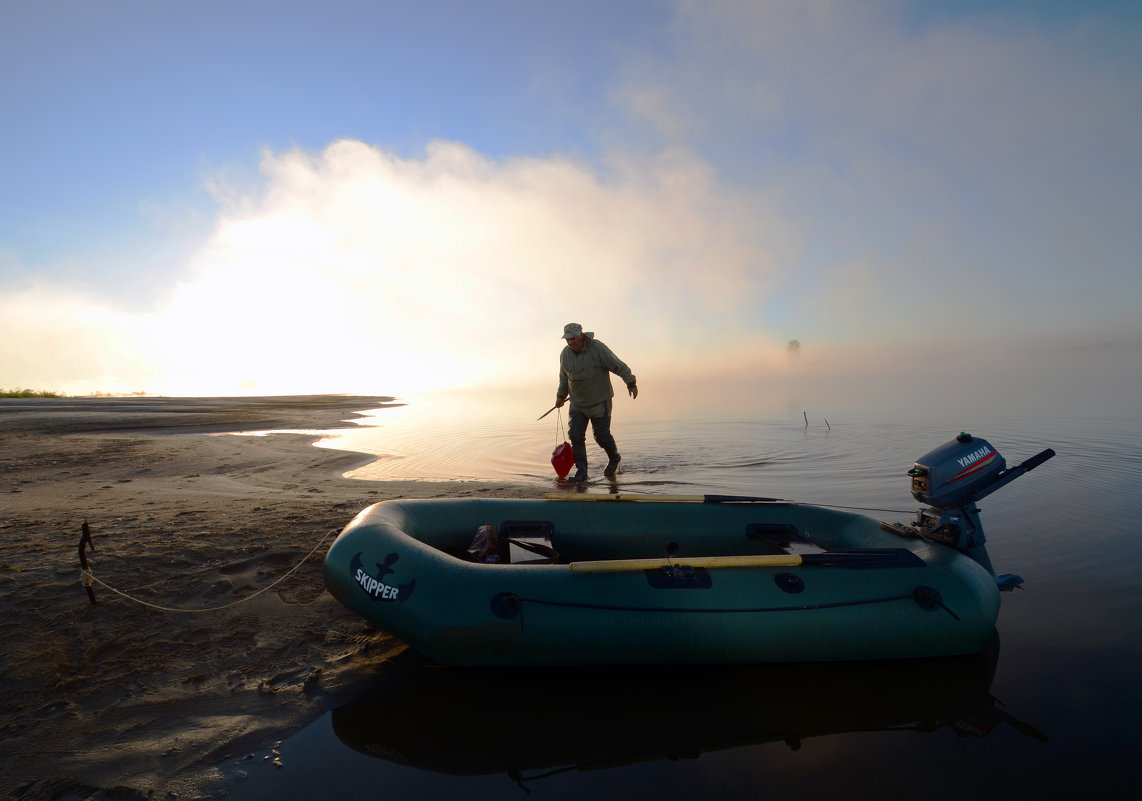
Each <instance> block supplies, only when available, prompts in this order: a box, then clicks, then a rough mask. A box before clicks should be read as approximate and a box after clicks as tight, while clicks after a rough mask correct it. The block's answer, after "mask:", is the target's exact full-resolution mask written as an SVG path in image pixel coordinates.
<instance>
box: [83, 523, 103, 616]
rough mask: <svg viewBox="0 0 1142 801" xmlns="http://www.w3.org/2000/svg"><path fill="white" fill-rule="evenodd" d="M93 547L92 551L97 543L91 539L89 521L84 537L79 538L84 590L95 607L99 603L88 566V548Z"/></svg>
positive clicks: (84, 529)
mask: <svg viewBox="0 0 1142 801" xmlns="http://www.w3.org/2000/svg"><path fill="white" fill-rule="evenodd" d="M88 545H90V546H91V550H93V551H94V550H95V543H94V542H93V541H92V539H91V526H89V525H87V521H86V520H84V521H83V536H82V537H80V538H79V566H80V568H82V570H83V573H82V575H83V588H84V589H85V590H87V597H88V598H90V599H91V604H92V606H94V605H95V604H97V603H99V602H98V601H96V600H95V588H94V587H93V586H92V585H93V582H92V575H91V568H89V567H88V566H87V546H88Z"/></svg>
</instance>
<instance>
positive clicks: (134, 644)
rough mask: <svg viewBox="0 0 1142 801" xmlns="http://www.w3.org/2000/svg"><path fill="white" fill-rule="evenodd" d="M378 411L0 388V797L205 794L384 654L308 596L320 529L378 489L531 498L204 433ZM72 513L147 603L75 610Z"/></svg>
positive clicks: (381, 644) (299, 402)
mask: <svg viewBox="0 0 1142 801" xmlns="http://www.w3.org/2000/svg"><path fill="white" fill-rule="evenodd" d="M392 402H393V399H392V398H384V397H348V396H296V397H281V398H229V399H227V398H222V399H219V398H197V399H187V398H158V399H156V398H121V399H100V398H93V399H86V398H70V399H29V400H15V399H0V605H2V609H0V642H3V649H2V655H0V754H2V755H3V756H2V757H0V788H3V789H4V790H5V791H7V792H8V793H10V794H12V796H13V797H15V798H72V797H76V798H100V797H104V798H111V797H114V798H133V797H139V798H146V797H158V798H161V797H163V796H164V795H166V794H168V793H173V794H174V795H175V796H177V797H179V798H184V799H185V798H196V797H203V796H207V795H213V794H217V793H224V791H225V787H224V785H223V784H222V783H221V781H222V780H221V778H220V775H219V774H218V771H217V769H216V766H217V765H219V764H221V763H226V762H228V761H230V760H233V761H240V760H242V759H244V758H247V757H248V755H250V754H253V753H255V752H258V758H261V756H262V754H263V753H264V752H265V749H267V748H268V747H270V746H272V744H273V743H274V742H275V741H277V740H280V739H282V738H284V737H285V736H287V735H289V734H290V733H292V732H294V731H296V730H298V729H299V728H301V727H302V726H304V725H305V724H307V723H309V722H310V721H312V720H314V719H315V718H317V717H319V716H320V715H321V714H323V713H324V712H326V711H327V710H329V709H331V708H333V707H334V706H336V705H337V704H339V703H343V702H344V701H346V700H349V699H350V698H352V697H354V695H355V694H356V690H357V689H358V688H359V687H360V686H361V685H362V683H363V682H365V681H367V679H368V677H369V675H370V673H371V672H372V671H374V670H375V669H376V666H377V665H378V663H379V662H380V661H382V660H384V659H386V657H390V656H392V655H394V654H396V653H399V652H400V650H402V649H403V646H402V645H401V644H400V643H399V642H397V641H396V640H395V639H393V638H392V637H390V636H388V635H386V634H384V633H383V632H379V631H377V630H375V629H372V628H370V627H369V626H367V625H366V624H365V623H364V622H363V621H362V620H360V619H359V618H357V617H356V616H355V615H353V614H352V613H350V612H348V611H347V610H345V609H344V608H343V607H342V606H341V605H340V604H338V603H337V602H336V601H334V600H333V599H332V598H331V597H330V596H329V594H328V593H326V592H325V590H324V585H323V582H322V577H321V560H322V558H323V556H324V553H325V550H326V549H327V548H328V545H329V544H330V543H331V542H332V537H333V536H336V532H337V531H339V530H340V529H341V527H343V526H344V525H345V524H346V523H347V522H348V521H349V520H350V519H351V518H352V517H353V516H354V515H355V514H356V513H357V512H358V511H359V510H360V509H362V508H364V507H365V506H367V505H368V504H370V503H374V502H376V501H380V500H385V499H388V498H408V497H458V496H472V495H480V496H489V497H541V490H538V489H535V488H529V487H525V486H515V485H506V484H505V485H498V484H488V483H478V482H465V483H459V484H446V483H435V482H419V481H402V482H383V483H382V482H367V481H357V480H350V479H345V478H342V477H341V474H342V473H343V472H345V471H347V470H350V469H353V468H355V467H358V466H360V465H362V464H364V463H366V462H367V461H369V460H370V459H371V457H367V456H363V455H360V454H350V453H344V452H340V451H333V450H328V449H323V448H315V447H313V445H312V443H313V442H314V441H315V440H316V439H317V437H318V435H317V434H273V435H270V436H260V437H255V436H228V435H225V434H224V433H223V432H239V431H259V430H269V429H303V430H307V431H319V430H323V429H333V428H346V427H349V426H351V425H352V424H351V423H345V422H344V421H346V420H349V419H351V418H352V417H354V416H355V415H354V414H353V412H354V411H361V410H365V409H375V408H378V407H382V406H385V405H387V404H390V403H392ZM85 520H86V521H87V522H88V523H89V525H90V527H91V530H92V535H93V543H94V550H93V551H92V550H90V549H89V550H88V556H89V559H90V560H91V567H92V571H93V574H94V576H95V577H96V579H98V580H99V581H102V582H105V583H106V584H107V585H110V586H112V587H114V588H116V589H119V590H123V591H126V592H128V593H129V594H130V595H132V596H134V597H136V598H138V599H140V600H142V601H146V602H147V603H149V604H152V605H153V606H144V605H143V604H140V603H137V602H135V601H132V600H128V599H126V598H123V597H121V596H119V595H116V594H115V593H113V592H111V591H110V590H108V589H107V588H106V587H105V586H101V585H100V584H98V583H96V584H95V586H94V587H93V591H94V593H95V596H96V599H97V600H98V603H97V604H96V605H92V604H91V603H90V602H89V600H88V597H87V594H86V591H85V589H84V587H83V586H82V583H81V576H80V569H79V555H78V544H79V540H80V532H81V526H82V523H83V522H84V521H85ZM315 548H316V552H314V549H315ZM311 552H313V553H312V556H310V557H309V558H308V559H306V557H307V555H309V554H311ZM303 560H304V562H303ZM299 563H300V564H301V566H300V568H299V569H297V570H296V572H293V573H292V574H290V575H289V576H288V578H286V579H285V580H284V581H282V582H281V583H280V584H277V585H276V586H274V587H273V589H272V590H269V591H267V592H263V593H262V594H260V595H257V596H256V597H253V598H252V599H251V596H253V595H254V593H256V592H257V591H258V590H261V589H263V588H265V587H266V586H268V585H270V584H271V583H273V582H274V581H276V580H278V579H280V578H281V577H283V576H285V575H286V574H287V573H288V572H289V571H290V570H291V568H294V567H295V566H297V565H298V564H299ZM245 599H249V600H245ZM230 604H234V605H230ZM155 606H159V607H167V608H169V609H177V610H179V611H162V610H160V609H156V608H154V607H155ZM218 607H226V608H221V609H219V608H218ZM204 609H211V610H213V611H197V610H204Z"/></svg>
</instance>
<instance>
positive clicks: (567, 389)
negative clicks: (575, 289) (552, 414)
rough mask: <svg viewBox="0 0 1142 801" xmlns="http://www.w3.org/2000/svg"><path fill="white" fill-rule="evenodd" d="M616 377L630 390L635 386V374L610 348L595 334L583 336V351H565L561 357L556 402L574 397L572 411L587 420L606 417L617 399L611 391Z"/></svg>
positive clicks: (587, 333) (567, 348)
mask: <svg viewBox="0 0 1142 801" xmlns="http://www.w3.org/2000/svg"><path fill="white" fill-rule="evenodd" d="M611 373H614V374H615V375H617V376H618V377H619V378H621V379H622V380H623V382H624V383H625V384H626V385H627V387H628V388H629V387H633V386H634V385H635V377H634V374H633V373H631V371H630V368H629V367H627V366H626V364H624V363H623V361H622V359H620V358H619V357H618V356H616V355H615V354H614V352H613V351H611V349H610V348H608V347H607V346H606V345H604V344H603V343H602V342H600V341H599V340H597V339H595V334H594V333H593V332H590V331H588V332H586V333H585V334H583V348H582V349H581V350H580V351H579V352H578V353H576V352H575V351H573V350H571V348H570V347H564V348H563V352H562V353H560V354H559V389H558V390H557V391H556V393H555V395H556V397H557V398H566V397H567V396H568V395H570V396H571V408H572V409H578V410H579V411H581V412H583V414H585V415H587V416H588V417H600V416H603V415H605V414H606V413H607V411H608V409H607V405H608V403H607V402H608V401H609V400H610V399H611V398H613V397H614V396H615V391H614V389H613V388H612V387H611Z"/></svg>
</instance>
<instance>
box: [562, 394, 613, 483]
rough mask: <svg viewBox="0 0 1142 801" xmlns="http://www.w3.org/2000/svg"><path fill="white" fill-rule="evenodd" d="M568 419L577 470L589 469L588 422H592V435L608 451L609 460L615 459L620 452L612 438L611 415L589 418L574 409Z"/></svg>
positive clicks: (568, 431)
mask: <svg viewBox="0 0 1142 801" xmlns="http://www.w3.org/2000/svg"><path fill="white" fill-rule="evenodd" d="M608 405H609V404H608ZM567 418H568V421H567V433H568V435H569V436H570V437H571V452H572V453H573V454H575V468H576V469H577V470H586V469H587V421H588V420H590V421H591V433H593V434H594V435H595V442H597V443H598V444H599V447H600V448H602V449H603V450H604V451H606V453H607V457H608V458H610V459H613V458H615V455H616V454H617V453H618V452H619V451H618V447H617V446H616V445H615V438H614V437H613V436H611V416H610V414H607V415H604V416H602V417H590V418H589V417H587V415H585V414H583V413H582V412H581V411H579V410H578V409H572V410H571V411H570V413H568V415H567Z"/></svg>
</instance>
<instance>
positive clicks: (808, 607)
mask: <svg viewBox="0 0 1142 801" xmlns="http://www.w3.org/2000/svg"><path fill="white" fill-rule="evenodd" d="M893 601H915V603H916V605H917V606H919V607H920V608H921V609H923V610H925V611H928V612H931V611H934V610H936V609H943V610H944V611H945V612H947V613H948V614H949V615H951V616H952V618H953V619H954V620H956V621H957V622H959V620H960V616H959V615H957V614H956V613H955V612H953V611H952V610H951V609H950V608H948V606H947V604H945V603H944V600H943V598H942V597H941V596H940V593H939V591H938V590H937V589H936V588H934V587H923V586H921V587H916V588H915V589H914V590H912V592H910V593H908V594H907V595H890V596H887V597H884V598H866V599H863V600H859V601H836V602H834V603H826V604H802V605H798V606H760V607H734V608H723V609H696V608H693V607H686V608H683V607H650V606H615V605H609V604H589V603H580V602H576V601H551V600H547V599H544V598H521V597H520V596H518V595H515V594H514V593H510V592H501V593H499V594H498V595H496V596H494V597H493V598H492V613H493V614H494V615H495V616H496V617H499V618H502V619H504V620H510V619H511V618H513V617H516V616H517V615H518V616H519V618H520V627H521V628H522V627H523V605H524V604H525V603H530V604H542V605H544V606H562V607H568V608H573V609H598V610H601V611H606V612H664V613H668V614H680V613H693V614H699V615H705V614H742V613H759V612H809V611H813V610H815V609H837V608H840V607H845V606H867V605H870V604H883V603H891V602H893Z"/></svg>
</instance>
